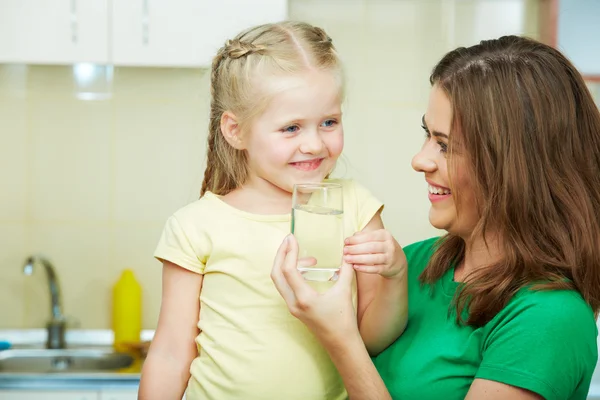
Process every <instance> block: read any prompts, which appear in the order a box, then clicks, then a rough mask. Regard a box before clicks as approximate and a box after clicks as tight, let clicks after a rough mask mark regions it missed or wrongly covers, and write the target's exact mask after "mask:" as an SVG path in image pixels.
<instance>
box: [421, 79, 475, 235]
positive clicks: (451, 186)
mask: <svg viewBox="0 0 600 400" xmlns="http://www.w3.org/2000/svg"><path fill="white" fill-rule="evenodd" d="M451 125H452V105H451V104H450V100H449V99H448V96H446V93H445V92H444V91H443V90H442V89H440V88H439V87H438V86H437V85H434V86H433V87H432V89H431V93H430V94H429V104H428V106H427V111H426V113H425V115H424V116H423V129H424V130H425V134H426V139H425V143H424V144H423V147H422V148H421V151H419V152H418V153H417V154H416V155H415V156H414V157H413V159H412V167H413V168H414V170H415V171H417V172H422V173H424V174H425V180H426V181H427V183H428V190H429V192H428V197H429V201H430V202H431V209H430V210H429V222H430V223H431V225H433V226H434V227H436V228H438V229H444V230H446V231H448V232H450V233H452V234H455V235H457V236H460V237H463V238H465V239H466V238H468V237H469V236H470V235H471V233H472V232H473V229H474V227H475V225H476V224H477V221H478V220H479V215H478V212H477V207H476V202H475V194H474V192H473V190H472V185H471V181H470V178H469V176H468V174H467V171H466V162H465V161H466V159H465V154H464V152H463V151H462V150H461V147H460V143H456V142H457V141H456V140H455V139H456V138H453V154H452V171H449V168H448V156H449V155H448V153H447V150H448V140H449V136H450V128H451ZM456 134H460V133H456V132H455V133H454V135H456ZM451 175H452V176H451ZM457 195H459V196H460V202H458V203H457V202H456V196H457Z"/></svg>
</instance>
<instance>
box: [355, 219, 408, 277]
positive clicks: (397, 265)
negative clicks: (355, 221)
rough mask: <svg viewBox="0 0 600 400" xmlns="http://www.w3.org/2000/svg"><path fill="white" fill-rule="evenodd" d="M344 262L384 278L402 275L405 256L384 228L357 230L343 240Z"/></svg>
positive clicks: (358, 269) (356, 268)
mask: <svg viewBox="0 0 600 400" xmlns="http://www.w3.org/2000/svg"><path fill="white" fill-rule="evenodd" d="M344 244H345V246H344V262H346V263H348V264H352V265H353V267H354V269H355V270H357V271H359V272H365V273H367V274H379V275H381V276H383V277H385V278H395V277H402V276H403V272H404V270H405V269H406V256H405V255H404V252H403V251H402V248H401V247H400V245H399V244H398V242H397V241H396V239H394V237H393V236H392V234H391V233H389V232H388V231H387V230H386V229H378V230H374V231H366V232H363V231H361V232H357V233H355V234H354V235H353V236H350V237H349V238H347V239H346V240H345V242H344Z"/></svg>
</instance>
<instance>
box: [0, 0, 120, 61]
mask: <svg viewBox="0 0 600 400" xmlns="http://www.w3.org/2000/svg"><path fill="white" fill-rule="evenodd" d="M109 1H110V0H0V63H29V64H71V63H77V62H92V63H100V64H104V63H107V62H108V56H109V53H108V49H109V46H108V41H109V40H108V39H109V32H108V11H109V8H108V5H109Z"/></svg>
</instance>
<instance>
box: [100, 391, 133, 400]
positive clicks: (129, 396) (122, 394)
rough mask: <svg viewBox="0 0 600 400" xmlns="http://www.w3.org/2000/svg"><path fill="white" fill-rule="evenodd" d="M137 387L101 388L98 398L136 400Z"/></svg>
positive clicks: (103, 399) (105, 399) (101, 399)
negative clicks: (121, 388)
mask: <svg viewBox="0 0 600 400" xmlns="http://www.w3.org/2000/svg"><path fill="white" fill-rule="evenodd" d="M137 393H138V391H137V389H128V390H103V391H102V392H100V397H99V399H98V400H137Z"/></svg>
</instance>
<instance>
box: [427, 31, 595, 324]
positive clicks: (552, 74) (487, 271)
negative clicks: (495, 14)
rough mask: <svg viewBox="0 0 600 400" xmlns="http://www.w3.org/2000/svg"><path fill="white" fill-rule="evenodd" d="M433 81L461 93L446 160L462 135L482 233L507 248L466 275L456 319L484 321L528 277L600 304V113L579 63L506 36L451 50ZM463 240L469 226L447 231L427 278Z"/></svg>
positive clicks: (445, 265)
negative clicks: (460, 231) (461, 230)
mask: <svg viewBox="0 0 600 400" xmlns="http://www.w3.org/2000/svg"><path fill="white" fill-rule="evenodd" d="M430 81H431V84H432V85H437V87H439V88H441V89H442V90H443V91H444V92H445V94H446V95H447V96H448V98H449V100H450V102H451V104H452V111H453V120H452V127H451V131H452V132H453V134H452V135H450V143H449V146H450V153H449V160H448V162H449V164H450V167H451V168H452V152H453V146H460V151H461V153H463V152H464V157H465V158H466V164H467V170H468V173H469V175H470V176H471V177H472V179H471V181H472V185H473V190H474V191H475V197H476V199H477V210H478V212H479V216H480V219H479V221H478V223H477V225H476V227H475V230H474V232H473V235H476V237H484V238H485V237H488V235H493V236H494V237H497V238H498V239H499V241H498V243H499V244H500V246H501V253H502V257H501V259H500V261H497V262H493V263H491V264H490V265H486V266H480V268H477V269H476V270H475V271H474V272H473V273H471V274H470V275H469V276H467V278H466V280H465V284H464V285H463V286H462V287H461V290H460V291H459V292H458V293H457V295H456V297H455V303H456V311H457V319H458V320H459V321H463V322H466V323H467V324H468V325H472V326H482V325H484V324H485V323H487V322H489V321H490V320H491V319H492V318H493V317H494V316H495V315H496V314H497V313H498V312H499V311H500V310H501V309H502V308H504V307H505V306H506V304H507V303H508V302H509V301H510V299H511V298H512V297H513V296H514V295H515V294H516V293H517V292H518V291H519V290H521V289H522V288H524V287H526V286H529V285H531V289H532V290H563V289H574V290H577V291H578V292H579V293H581V295H582V297H583V298H584V300H585V301H586V302H587V303H588V304H589V305H590V306H591V308H592V309H593V311H594V313H595V314H596V315H597V314H598V311H599V309H600V113H599V111H598V108H597V106H596V105H595V104H594V100H593V98H592V96H591V94H590V92H589V91H588V89H587V87H586V84H585V82H584V80H583V78H582V77H581V75H580V74H579V72H578V71H577V70H576V69H575V67H574V66H573V65H572V64H571V63H570V62H569V60H567V58H565V57H564V56H563V55H562V54H561V53H560V52H559V51H557V50H555V49H554V48H552V47H550V46H547V45H545V44H542V43H539V42H536V41H534V40H531V39H527V38H522V37H517V36H504V37H501V38H499V39H496V40H486V41H482V42H480V44H478V45H475V46H472V47H468V48H464V47H461V48H458V49H456V50H454V51H451V52H450V53H448V54H446V56H444V57H443V58H442V60H441V61H440V62H439V63H438V64H437V65H436V67H435V68H434V70H433V73H432V75H431V78H430ZM453 137H454V139H453ZM456 138H458V141H460V144H459V145H458V144H456V143H455V141H456V140H457V139H456ZM454 195H455V193H454V192H453V196H454ZM456 195H458V196H460V193H456ZM464 252H465V243H464V241H463V239H462V238H460V237H458V236H455V235H452V234H448V235H446V236H444V237H443V238H441V239H440V240H439V241H438V242H437V244H436V246H435V251H434V255H433V257H432V259H431V260H430V262H429V265H428V266H427V268H426V269H425V270H424V272H423V273H422V274H421V277H420V280H421V282H423V283H433V282H435V281H437V280H438V279H440V278H441V277H442V276H443V275H444V274H445V273H446V272H447V271H448V269H450V268H452V267H453V266H454V265H458V263H460V262H461V260H462V259H463V257H464ZM465 315H468V316H467V317H465V318H463V317H464V316H465Z"/></svg>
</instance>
